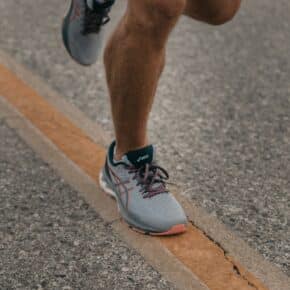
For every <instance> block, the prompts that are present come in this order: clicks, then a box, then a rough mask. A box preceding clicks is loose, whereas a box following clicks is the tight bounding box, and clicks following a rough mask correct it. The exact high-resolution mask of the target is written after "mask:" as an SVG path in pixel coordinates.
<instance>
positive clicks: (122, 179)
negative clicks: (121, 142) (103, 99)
mask: <svg viewBox="0 0 290 290" xmlns="http://www.w3.org/2000/svg"><path fill="white" fill-rule="evenodd" d="M114 150H115V142H113V143H112V145H111V146H110V148H109V150H108V155H107V159H106V163H105V166H104V168H103V170H102V172H101V174H100V185H101V187H102V188H103V189H104V191H105V192H106V193H108V194H110V195H111V196H113V197H114V198H115V199H116V201H117V203H118V208H119V212H120V214H121V215H122V217H123V219H124V220H125V221H126V222H127V223H128V224H129V226H130V227H131V228H133V229H135V230H137V231H138V232H141V233H144V234H150V235H173V234H179V233H183V232H185V231H186V224H187V218H186V216H185V213H184V211H183V209H182V207H181V206H180V204H179V203H178V202H177V200H176V199H175V198H174V197H173V195H172V194H171V193H169V192H168V190H167V189H166V180H167V179H168V178H169V176H168V173H167V172H166V171H165V170H164V169H163V168H161V167H160V166H158V165H157V164H156V162H155V160H154V148H153V146H152V145H150V146H147V147H144V148H142V149H139V150H136V151H130V152H128V153H127V154H125V155H124V156H123V158H122V160H121V161H115V160H114Z"/></svg>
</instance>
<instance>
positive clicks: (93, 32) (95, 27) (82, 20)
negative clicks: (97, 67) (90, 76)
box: [62, 0, 115, 65]
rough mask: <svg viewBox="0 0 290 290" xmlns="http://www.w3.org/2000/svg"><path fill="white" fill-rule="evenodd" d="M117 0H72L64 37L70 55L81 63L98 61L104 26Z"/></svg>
mask: <svg viewBox="0 0 290 290" xmlns="http://www.w3.org/2000/svg"><path fill="white" fill-rule="evenodd" d="M114 2H115V0H71V4H70V8H69V10H68V12H67V14H66V16H65V18H64V20H63V25H62V38H63V43H64V46H65V47H66V49H67V51H68V53H69V54H70V56H71V57H72V58H73V59H74V60H75V61H76V62H78V63H79V64H82V65H92V64H94V63H95V62H96V60H97V57H98V54H99V52H100V50H101V46H102V36H103V29H102V26H103V25H105V24H106V23H107V22H109V20H110V18H109V15H108V14H109V12H110V9H111V6H112V5H113V4H114Z"/></svg>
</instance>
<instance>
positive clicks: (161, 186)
mask: <svg viewBox="0 0 290 290" xmlns="http://www.w3.org/2000/svg"><path fill="white" fill-rule="evenodd" d="M128 169H129V173H133V174H134V177H133V179H136V180H137V185H141V187H142V190H141V193H142V195H143V197H144V198H151V197H153V196H155V195H158V194H161V193H168V190H167V189H166V183H167V182H166V181H167V180H168V179H169V174H168V172H167V171H166V170H165V169H164V168H162V167H160V166H158V165H156V164H154V163H150V164H149V163H146V164H144V165H143V166H141V167H138V168H137V167H135V166H129V167H128Z"/></svg>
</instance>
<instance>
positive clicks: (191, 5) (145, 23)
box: [104, 0, 241, 159]
mask: <svg viewBox="0 0 290 290" xmlns="http://www.w3.org/2000/svg"><path fill="white" fill-rule="evenodd" d="M240 2H241V0H128V6H127V10H126V12H125V14H124V16H123V17H122V19H121V21H120V23H119V25H118V26H117V28H116V29H115V31H114V33H113V34H112V36H111V38H110V39H109V41H108V43H107V46H106V49H105V54H104V63H105V68H106V76H107V84H108V88H109V93H110V98H111V109H112V117H113V123H114V128H115V136H116V144H117V149H116V155H115V158H116V159H120V158H121V157H122V156H123V155H124V154H125V153H126V152H128V151H131V150H135V149H138V148H142V147H144V146H146V145H148V137H147V122H148V118H149V114H150V111H151V108H152V104H153V101H154V96H155V93H156V88H157V85H158V81H159V78H160V75H161V73H162V71H163V68H164V65H165V49H166V44H167V40H168V37H169V35H170V33H171V31H172V29H173V28H174V26H175V25H176V24H177V22H178V19H179V18H180V16H181V15H183V14H184V15H186V16H189V17H191V18H193V19H195V20H198V21H202V22H206V23H208V24H212V25H221V24H224V23H226V22H228V21H230V20H231V19H232V18H233V17H234V15H235V14H236V13H237V11H238V9H239V7H240Z"/></svg>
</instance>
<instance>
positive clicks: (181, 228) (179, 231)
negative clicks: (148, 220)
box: [130, 224, 186, 236]
mask: <svg viewBox="0 0 290 290" xmlns="http://www.w3.org/2000/svg"><path fill="white" fill-rule="evenodd" d="M130 228H131V229H132V230H134V231H135V232H138V233H140V234H145V235H146V234H147V235H150V236H172V235H178V234H182V233H184V232H186V225H184V224H180V225H175V226H173V227H172V228H171V229H169V230H168V231H166V232H162V233H150V232H144V231H142V230H140V229H137V228H134V227H132V226H130Z"/></svg>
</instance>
